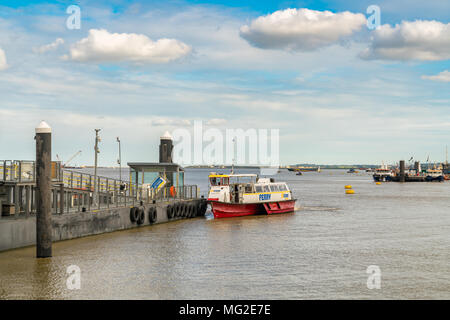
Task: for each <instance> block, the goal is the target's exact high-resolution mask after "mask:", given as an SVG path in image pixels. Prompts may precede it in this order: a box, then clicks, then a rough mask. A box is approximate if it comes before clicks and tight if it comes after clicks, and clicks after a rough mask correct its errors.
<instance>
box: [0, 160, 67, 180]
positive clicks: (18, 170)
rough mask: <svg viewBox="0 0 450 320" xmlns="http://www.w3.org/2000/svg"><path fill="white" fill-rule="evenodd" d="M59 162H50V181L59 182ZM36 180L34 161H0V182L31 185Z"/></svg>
mask: <svg viewBox="0 0 450 320" xmlns="http://www.w3.org/2000/svg"><path fill="white" fill-rule="evenodd" d="M61 177H62V170H61V162H60V161H52V181H61ZM35 178H36V165H35V161H31V160H2V161H0V182H19V183H21V182H24V183H28V182H29V183H32V182H34V181H35Z"/></svg>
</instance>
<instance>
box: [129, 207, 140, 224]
mask: <svg viewBox="0 0 450 320" xmlns="http://www.w3.org/2000/svg"><path fill="white" fill-rule="evenodd" d="M137 219H138V213H137V208H136V207H133V208H131V209H130V220H131V222H136V221H137Z"/></svg>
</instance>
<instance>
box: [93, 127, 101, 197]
mask: <svg viewBox="0 0 450 320" xmlns="http://www.w3.org/2000/svg"><path fill="white" fill-rule="evenodd" d="M100 130H101V129H95V147H94V151H95V165H94V203H97V198H98V197H97V194H98V188H99V186H98V185H97V156H98V154H99V153H100V150H99V149H98V143H99V142H100V141H101V139H100V137H99V135H98V133H99V132H100Z"/></svg>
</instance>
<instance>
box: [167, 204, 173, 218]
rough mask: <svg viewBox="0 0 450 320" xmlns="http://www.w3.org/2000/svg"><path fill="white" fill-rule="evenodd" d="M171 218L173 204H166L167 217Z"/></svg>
mask: <svg viewBox="0 0 450 320" xmlns="http://www.w3.org/2000/svg"><path fill="white" fill-rule="evenodd" d="M172 218H173V206H171V205H170V204H169V205H168V206H167V219H169V220H170V219H172Z"/></svg>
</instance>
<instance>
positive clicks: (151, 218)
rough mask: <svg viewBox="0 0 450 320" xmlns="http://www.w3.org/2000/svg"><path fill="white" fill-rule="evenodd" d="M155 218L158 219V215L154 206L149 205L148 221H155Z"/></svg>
mask: <svg viewBox="0 0 450 320" xmlns="http://www.w3.org/2000/svg"><path fill="white" fill-rule="evenodd" d="M157 219H158V215H157V212H156V208H155V207H151V208H150V209H149V210H148V220H149V221H150V223H155V222H156V220H157Z"/></svg>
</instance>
